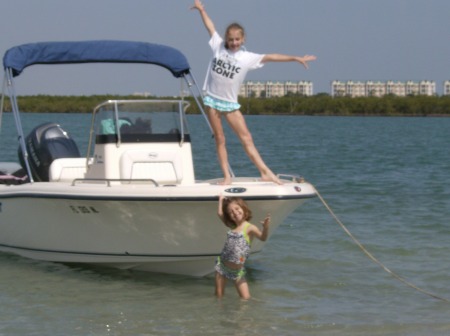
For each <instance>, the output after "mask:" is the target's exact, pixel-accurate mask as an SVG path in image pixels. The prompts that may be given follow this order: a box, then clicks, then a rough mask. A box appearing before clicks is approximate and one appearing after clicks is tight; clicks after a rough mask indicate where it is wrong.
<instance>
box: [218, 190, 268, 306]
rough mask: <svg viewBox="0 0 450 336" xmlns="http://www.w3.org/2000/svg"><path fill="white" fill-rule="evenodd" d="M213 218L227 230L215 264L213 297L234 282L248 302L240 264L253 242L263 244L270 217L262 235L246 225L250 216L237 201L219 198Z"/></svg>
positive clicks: (242, 201) (253, 226) (247, 208)
mask: <svg viewBox="0 0 450 336" xmlns="http://www.w3.org/2000/svg"><path fill="white" fill-rule="evenodd" d="M217 214H218V215H219V218H220V219H221V220H222V222H223V223H224V224H225V225H226V226H227V227H229V228H230V230H229V231H228V233H227V240H226V242H225V245H224V247H223V250H222V253H221V254H220V257H218V258H217V263H216V267H215V269H216V296H217V297H218V298H221V297H223V295H224V293H225V285H226V283H227V280H231V281H234V285H235V287H236V290H237V291H238V293H239V296H240V297H241V298H242V299H245V300H248V299H249V298H250V291H249V288H248V283H247V280H246V279H245V268H244V264H245V261H246V260H247V258H248V256H249V254H250V248H251V243H252V241H253V239H254V238H257V239H259V240H261V241H266V240H267V237H268V236H269V224H270V215H269V214H268V215H267V216H266V218H265V219H264V221H262V222H261V223H262V225H263V229H262V231H261V230H260V229H259V228H258V227H257V226H255V225H253V224H250V223H249V222H248V221H249V220H250V219H251V218H252V212H251V210H250V209H249V207H248V205H247V203H245V201H244V200H243V199H241V198H236V197H231V198H225V197H223V196H222V195H220V196H219V207H218V209H217Z"/></svg>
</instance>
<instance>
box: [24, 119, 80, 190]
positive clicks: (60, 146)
mask: <svg viewBox="0 0 450 336" xmlns="http://www.w3.org/2000/svg"><path fill="white" fill-rule="evenodd" d="M25 146H26V148H27V152H28V162H29V164H30V169H31V173H32V175H33V178H34V179H35V180H36V181H41V182H46V181H48V180H49V176H48V172H49V168H50V165H51V163H52V162H53V160H55V159H60V158H77V157H80V151H79V150H78V147H77V145H76V143H75V141H73V139H72V138H70V136H69V135H68V134H67V132H66V131H64V130H63V129H62V128H61V126H59V125H58V124H55V123H45V124H42V125H39V126H37V127H36V128H34V129H33V130H32V131H31V132H30V134H28V136H27V137H26V139H25ZM19 160H20V164H21V165H22V167H23V168H24V169H26V165H25V162H24V158H23V153H22V149H21V148H20V147H19Z"/></svg>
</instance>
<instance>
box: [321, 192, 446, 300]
mask: <svg viewBox="0 0 450 336" xmlns="http://www.w3.org/2000/svg"><path fill="white" fill-rule="evenodd" d="M314 190H315V191H316V194H317V197H319V199H320V200H321V202H322V203H323V205H324V206H325V208H327V210H328V212H329V213H330V214H331V216H333V218H334V219H335V220H336V222H337V223H338V224H339V226H340V227H341V228H342V229H343V230H344V231H345V233H347V235H348V236H349V237H350V238H351V239H352V240H353V241H354V242H355V243H356V245H358V247H359V248H360V249H361V250H362V251H363V252H364V253H365V254H366V255H367V256H368V257H369V258H370V259H371V260H372V261H373V262H375V263H376V264H378V265H379V266H380V267H381V268H383V269H384V270H385V271H386V272H387V273H389V274H390V275H391V276H393V277H394V278H396V279H397V280H399V281H401V282H403V283H404V284H405V285H407V286H409V287H411V288H413V289H415V290H417V291H419V292H421V293H423V294H426V295H428V296H431V297H432V298H435V299H438V300H441V301H444V302H447V303H450V300H448V299H445V298H443V297H440V296H437V295H435V294H433V293H430V292H429V291H426V290H424V289H422V288H419V287H417V286H415V285H414V284H412V283H410V282H409V281H407V280H406V279H404V278H402V277H401V276H400V275H398V274H396V273H395V272H393V271H391V270H390V269H389V268H387V267H386V266H385V265H383V263H381V262H380V261H379V260H378V259H377V258H375V257H374V256H373V255H372V253H370V252H369V251H368V250H367V249H366V248H365V247H364V245H362V244H361V243H360V242H359V241H358V239H356V238H355V237H354V236H353V234H352V233H351V232H350V231H349V230H348V229H347V227H346V226H345V225H344V224H343V223H342V222H341V221H340V220H339V218H338V217H337V216H336V215H335V214H334V212H333V210H332V209H331V208H330V207H329V205H328V204H327V202H325V200H324V199H323V198H322V196H321V195H320V193H319V192H318V191H317V189H315V188H314Z"/></svg>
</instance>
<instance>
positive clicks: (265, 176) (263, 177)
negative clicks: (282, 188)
mask: <svg viewBox="0 0 450 336" xmlns="http://www.w3.org/2000/svg"><path fill="white" fill-rule="evenodd" d="M261 180H262V181H268V182H274V183H276V184H279V185H282V184H283V182H281V181H280V179H279V178H278V177H277V176H276V175H275V174H274V173H272V172H271V171H269V172H267V173H265V174H261Z"/></svg>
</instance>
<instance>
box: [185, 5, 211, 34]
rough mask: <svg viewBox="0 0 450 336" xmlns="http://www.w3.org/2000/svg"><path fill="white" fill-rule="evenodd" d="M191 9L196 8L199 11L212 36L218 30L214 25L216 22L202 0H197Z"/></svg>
mask: <svg viewBox="0 0 450 336" xmlns="http://www.w3.org/2000/svg"><path fill="white" fill-rule="evenodd" d="M191 9H196V10H198V11H199V13H200V16H201V17H202V20H203V24H204V25H205V27H206V30H207V31H208V33H209V35H210V36H212V35H213V34H214V32H215V31H216V28H215V27H214V23H213V22H212V20H211V19H210V17H209V15H208V13H206V10H205V7H204V6H203V4H202V2H201V1H200V0H195V2H194V6H192V7H191Z"/></svg>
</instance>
